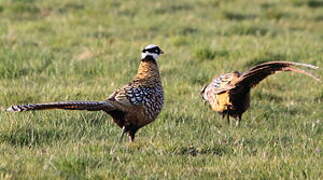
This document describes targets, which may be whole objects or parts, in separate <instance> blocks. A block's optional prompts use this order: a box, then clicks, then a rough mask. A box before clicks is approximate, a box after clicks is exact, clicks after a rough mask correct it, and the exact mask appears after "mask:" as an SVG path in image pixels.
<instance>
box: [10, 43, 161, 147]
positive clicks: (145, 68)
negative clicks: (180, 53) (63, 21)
mask: <svg viewBox="0 0 323 180" xmlns="http://www.w3.org/2000/svg"><path fill="white" fill-rule="evenodd" d="M161 54H163V51H162V50H161V49H160V48H159V47H158V46H157V45H148V46H146V47H145V48H144V49H143V50H142V53H141V62H140V65H139V68H138V73H137V75H136V76H135V77H134V79H133V81H131V82H130V83H128V84H127V85H125V86H123V87H122V88H120V89H118V90H116V91H115V92H113V93H112V94H111V95H110V96H109V97H108V99H106V100H103V101H68V102H51V103H42V104H27V105H14V106H11V107H9V108H8V109H7V111H13V112H15V111H32V110H47V109H65V110H88V111H104V112H106V113H108V114H109V115H111V116H112V118H113V121H114V122H115V123H116V124H117V125H118V126H119V127H120V128H122V129H123V131H122V135H121V138H120V140H121V139H122V137H123V135H124V134H125V133H127V134H128V136H129V139H130V141H134V138H135V134H136V132H137V131H138V129H139V128H141V127H143V126H145V125H147V124H149V123H151V122H153V121H154V120H155V119H156V118H157V116H158V114H159V113H160V111H161V109H162V107H163V101H164V93H163V86H162V83H161V79H160V74H159V69H158V65H157V59H158V57H159V56H160V55H161Z"/></svg>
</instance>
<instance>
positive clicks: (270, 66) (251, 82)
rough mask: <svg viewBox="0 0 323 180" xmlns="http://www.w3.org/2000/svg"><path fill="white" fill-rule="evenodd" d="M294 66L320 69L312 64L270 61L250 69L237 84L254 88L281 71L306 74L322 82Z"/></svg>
mask: <svg viewBox="0 0 323 180" xmlns="http://www.w3.org/2000/svg"><path fill="white" fill-rule="evenodd" d="M293 66H303V67H307V68H311V69H318V67H317V66H314V65H311V64H304V63H297V62H290V61H270V62H266V63H263V64H260V65H257V66H255V67H253V68H251V69H249V70H248V71H247V72H245V73H243V74H242V75H241V76H240V78H239V80H238V81H237V83H236V84H237V85H243V86H245V87H246V86H247V87H253V86H255V85H257V84H258V83H259V82H260V81H262V80H263V79H265V78H266V77H267V76H269V75H271V74H274V73H276V72H280V71H294V72H297V73H302V74H305V75H307V76H310V77H312V78H313V79H315V80H317V81H320V79H319V78H317V77H315V76H314V75H313V74H311V73H309V72H306V71H304V70H302V69H298V68H295V67H293Z"/></svg>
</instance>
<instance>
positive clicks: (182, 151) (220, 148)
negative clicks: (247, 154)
mask: <svg viewBox="0 0 323 180" xmlns="http://www.w3.org/2000/svg"><path fill="white" fill-rule="evenodd" d="M232 152H233V149H232V148H231V147H229V146H226V145H220V144H217V145H214V146H212V147H203V148H198V147H194V146H189V147H180V148H178V149H175V150H174V151H171V152H169V153H171V154H175V155H190V156H198V155H204V154H207V155H216V156H223V155H225V154H230V153H232Z"/></svg>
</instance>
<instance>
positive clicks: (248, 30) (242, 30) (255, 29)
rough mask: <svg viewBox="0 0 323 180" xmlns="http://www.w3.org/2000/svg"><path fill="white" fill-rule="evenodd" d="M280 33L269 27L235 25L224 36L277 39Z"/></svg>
mask: <svg viewBox="0 0 323 180" xmlns="http://www.w3.org/2000/svg"><path fill="white" fill-rule="evenodd" d="M278 33H279V31H278V30H277V29H275V28H273V27H269V26H262V25H234V26H232V27H231V28H229V29H228V30H226V31H225V32H223V34H222V35H224V36H232V35H239V36H246V35H249V36H272V37H275V36H277V34H278Z"/></svg>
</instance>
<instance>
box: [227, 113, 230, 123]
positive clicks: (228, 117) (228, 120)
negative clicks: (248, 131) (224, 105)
mask: <svg viewBox="0 0 323 180" xmlns="http://www.w3.org/2000/svg"><path fill="white" fill-rule="evenodd" d="M227 122H228V124H229V125H230V116H229V113H227Z"/></svg>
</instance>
